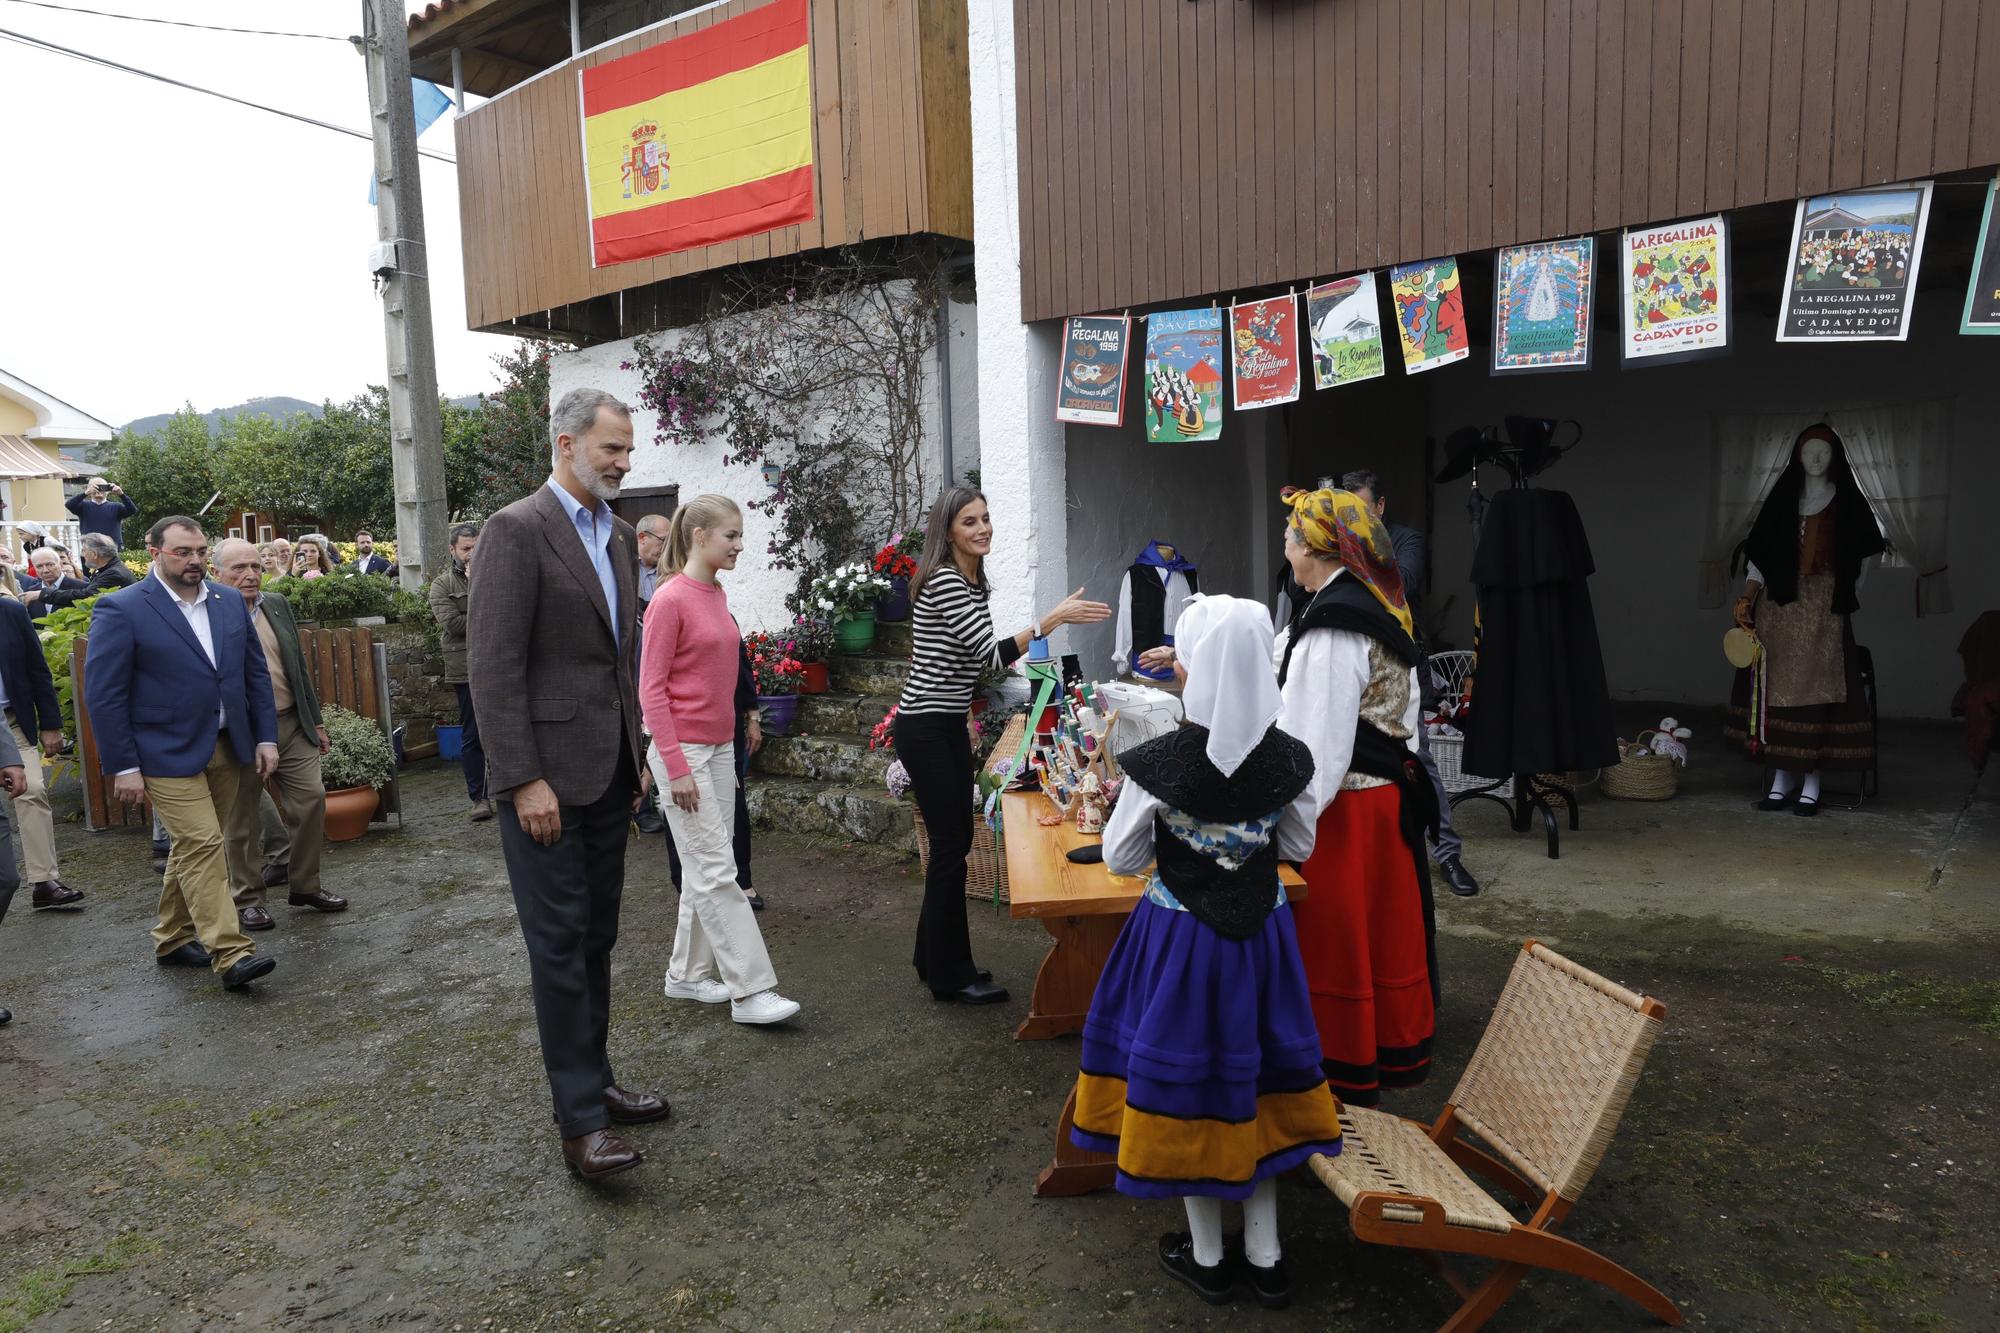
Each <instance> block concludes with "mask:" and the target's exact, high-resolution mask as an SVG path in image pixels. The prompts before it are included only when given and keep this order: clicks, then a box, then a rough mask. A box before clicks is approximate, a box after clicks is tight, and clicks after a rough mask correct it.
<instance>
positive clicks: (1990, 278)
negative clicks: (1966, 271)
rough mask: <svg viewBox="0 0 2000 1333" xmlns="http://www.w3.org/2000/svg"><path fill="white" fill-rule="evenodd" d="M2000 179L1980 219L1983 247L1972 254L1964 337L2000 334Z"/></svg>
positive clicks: (1992, 186) (1960, 327) (1961, 326)
mask: <svg viewBox="0 0 2000 1333" xmlns="http://www.w3.org/2000/svg"><path fill="white" fill-rule="evenodd" d="M1995 199H2000V176H1995V177H1994V178H1993V181H1992V183H1991V184H1989V185H1988V186H1987V187H1986V211H1985V212H1984V213H1983V214H1981V215H1980V218H1979V244H1978V246H1977V247H1976V248H1975V249H1974V250H1973V252H1972V279H1971V281H1970V282H1968V283H1967V284H1966V287H1965V315H1964V317H1963V318H1961V319H1960V320H1959V322H1958V331H1959V332H1960V333H2000V208H1995V207H1994V206H1993V201H1994V200H1995Z"/></svg>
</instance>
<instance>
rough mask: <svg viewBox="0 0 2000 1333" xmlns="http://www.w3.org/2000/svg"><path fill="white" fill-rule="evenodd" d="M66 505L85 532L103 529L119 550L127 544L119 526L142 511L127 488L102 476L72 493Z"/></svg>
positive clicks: (99, 531)
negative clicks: (127, 493)
mask: <svg viewBox="0 0 2000 1333" xmlns="http://www.w3.org/2000/svg"><path fill="white" fill-rule="evenodd" d="M63 508H65V509H67V510H69V512H70V513H72V514H75V515H76V526H77V527H78V528H79V529H81V530H82V531H83V532H84V534H85V535H88V534H90V533H93V532H95V533H100V534H102V535H104V536H106V537H109V538H110V539H111V544H112V545H113V546H115V547H117V548H118V549H119V550H123V549H124V548H125V539H124V537H123V536H122V534H121V533H120V531H119V529H120V528H121V527H123V525H124V523H125V520H126V519H128V518H130V517H132V515H134V514H136V513H138V512H139V506H137V505H135V504H133V503H132V501H131V499H130V498H129V497H128V496H127V495H126V494H125V492H124V490H122V489H121V488H120V487H118V486H115V485H113V484H112V483H110V482H108V481H106V480H105V479H104V478H102V477H92V478H91V479H90V483H89V484H88V485H87V486H85V487H84V488H83V494H82V495H73V496H71V497H70V498H69V500H68V501H67V502H65V503H64V505H63Z"/></svg>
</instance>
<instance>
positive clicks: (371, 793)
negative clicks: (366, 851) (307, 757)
mask: <svg viewBox="0 0 2000 1333" xmlns="http://www.w3.org/2000/svg"><path fill="white" fill-rule="evenodd" d="M324 712H325V715H324V716H323V717H322V718H321V725H323V726H324V727H325V728H326V739H327V751H326V755H325V757H324V758H322V759H321V760H320V778H321V780H322V781H323V782H324V783H325V785H326V840H327V841H328V842H351V841H352V840H354V839H355V838H358V837H360V836H361V835H362V834H364V833H366V832H367V831H368V821H369V820H371V819H373V818H374V817H375V807H376V806H377V805H378V804H380V801H381V797H380V796H379V795H378V791H379V789H380V788H382V787H384V786H386V785H388V782H389V779H390V778H392V777H394V776H395V773H396V754H395V751H394V750H392V749H390V748H389V738H388V737H387V736H384V735H383V734H382V728H380V727H379V726H377V725H375V723H373V722H371V721H369V720H368V719H367V718H365V717H363V716H361V714H359V713H355V712H351V711H349V710H348V709H345V708H341V707H338V706H335V705H328V706H327V708H326V709H325V710H324Z"/></svg>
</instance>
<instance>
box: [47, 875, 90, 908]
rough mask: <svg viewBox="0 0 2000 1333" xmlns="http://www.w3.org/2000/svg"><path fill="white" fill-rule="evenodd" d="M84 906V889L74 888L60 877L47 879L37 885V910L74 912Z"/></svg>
mask: <svg viewBox="0 0 2000 1333" xmlns="http://www.w3.org/2000/svg"><path fill="white" fill-rule="evenodd" d="M82 907H83V891H82V890H81V889H72V888H71V887H70V886H69V885H67V884H65V883H63V882H62V881H61V880H59V879H45V880H43V881H42V882H41V883H39V884H37V885H35V910H36V911H37V912H45V911H48V910H49V909H50V908H54V909H55V910H56V911H59V912H74V911H77V910H79V909H81V908H82Z"/></svg>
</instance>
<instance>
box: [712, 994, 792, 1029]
mask: <svg viewBox="0 0 2000 1333" xmlns="http://www.w3.org/2000/svg"><path fill="white" fill-rule="evenodd" d="M798 1011H799V1002H798V1001H797V1000H788V999H786V998H785V997H784V996H782V995H780V994H778V992H776V991H774V990H760V991H758V992H757V993H756V994H755V995H752V996H751V997H750V998H749V999H747V1000H735V1001H732V1002H731V1003H730V1006H729V1016H730V1017H731V1018H733V1019H735V1020H736V1021H737V1022H739V1023H782V1022H784V1021H785V1020H786V1019H788V1018H790V1017H791V1016H792V1015H793V1014H796V1013H797V1012H798Z"/></svg>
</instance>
